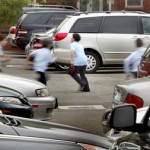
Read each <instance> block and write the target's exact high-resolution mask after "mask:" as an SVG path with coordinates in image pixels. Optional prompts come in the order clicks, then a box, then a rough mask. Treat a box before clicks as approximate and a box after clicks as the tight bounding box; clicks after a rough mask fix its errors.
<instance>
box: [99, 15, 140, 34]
mask: <svg viewBox="0 0 150 150" xmlns="http://www.w3.org/2000/svg"><path fill="white" fill-rule="evenodd" d="M102 32H103V33H114V34H122V33H124V34H137V33H138V17H136V16H111V17H110V16H109V17H105V19H104V22H103V28H102Z"/></svg>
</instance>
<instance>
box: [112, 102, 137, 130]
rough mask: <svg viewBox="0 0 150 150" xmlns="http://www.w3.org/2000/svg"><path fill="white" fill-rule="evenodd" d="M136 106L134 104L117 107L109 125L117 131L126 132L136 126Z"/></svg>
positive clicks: (113, 111)
mask: <svg viewBox="0 0 150 150" xmlns="http://www.w3.org/2000/svg"><path fill="white" fill-rule="evenodd" d="M136 115H137V113H136V106H135V105H132V104H126V105H120V106H117V107H115V108H114V109H113V110H112V112H111V116H110V120H109V124H110V127H111V128H114V129H116V130H125V129H127V128H130V127H133V126H134V125H135V124H136Z"/></svg>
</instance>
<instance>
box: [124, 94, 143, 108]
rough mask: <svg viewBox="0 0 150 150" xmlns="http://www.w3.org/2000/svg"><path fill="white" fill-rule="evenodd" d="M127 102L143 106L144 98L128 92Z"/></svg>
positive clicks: (137, 106)
mask: <svg viewBox="0 0 150 150" xmlns="http://www.w3.org/2000/svg"><path fill="white" fill-rule="evenodd" d="M125 103H128V104H135V105H136V108H142V107H143V100H142V99H141V98H140V97H137V96H135V95H131V94H128V96H127V97H126V100H125Z"/></svg>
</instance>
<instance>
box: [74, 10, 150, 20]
mask: <svg viewBox="0 0 150 150" xmlns="http://www.w3.org/2000/svg"><path fill="white" fill-rule="evenodd" d="M116 15H117V16H139V15H144V16H146V15H148V16H150V15H149V14H147V13H144V12H142V11H100V12H79V13H76V14H74V15H73V16H77V17H79V18H80V17H92V16H116Z"/></svg>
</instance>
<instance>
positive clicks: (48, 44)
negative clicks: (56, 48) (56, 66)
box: [42, 39, 53, 49]
mask: <svg viewBox="0 0 150 150" xmlns="http://www.w3.org/2000/svg"><path fill="white" fill-rule="evenodd" d="M42 47H43V48H49V49H51V48H52V47H53V40H52V39H46V40H44V41H43V46H42Z"/></svg>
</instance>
